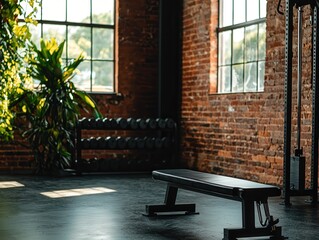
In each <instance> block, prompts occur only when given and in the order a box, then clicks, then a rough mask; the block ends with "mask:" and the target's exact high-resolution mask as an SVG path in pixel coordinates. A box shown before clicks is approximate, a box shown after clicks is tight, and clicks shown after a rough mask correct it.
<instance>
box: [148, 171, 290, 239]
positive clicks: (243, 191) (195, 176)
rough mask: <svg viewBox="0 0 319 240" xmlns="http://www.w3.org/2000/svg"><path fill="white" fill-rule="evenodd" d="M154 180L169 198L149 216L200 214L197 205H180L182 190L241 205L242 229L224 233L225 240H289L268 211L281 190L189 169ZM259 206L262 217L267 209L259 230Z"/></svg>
mask: <svg viewBox="0 0 319 240" xmlns="http://www.w3.org/2000/svg"><path fill="white" fill-rule="evenodd" d="M152 176H153V178H154V179H155V180H161V181H164V182H167V188H166V195H165V200H164V204H161V205H146V214H145V215H146V216H156V215H157V214H158V213H164V212H165V213H175V212H185V213H187V214H194V213H196V209H195V208H196V206H195V204H176V197H177V191H178V189H179V188H181V189H186V190H190V191H194V192H199V193H204V194H208V195H213V196H217V197H222V198H226V199H231V200H235V201H240V202H241V204H242V228H238V229H224V238H223V240H234V239H238V238H247V237H249V238H250V237H261V236H268V237H271V238H270V239H277V240H279V239H286V238H285V237H284V236H282V233H281V232H282V231H281V227H279V226H277V223H278V222H279V220H278V219H277V220H274V218H273V216H271V215H270V212H269V207H268V197H275V196H280V194H281V190H280V188H278V187H275V186H271V185H266V184H261V183H256V182H252V181H248V180H242V179H238V178H233V177H225V176H221V175H215V174H210V173H204V172H197V171H192V170H187V169H169V170H158V171H153V172H152ZM255 203H256V204H257V211H258V213H259V216H261V209H260V206H261V205H263V206H264V209H265V216H266V221H263V219H262V217H260V218H259V220H260V224H261V226H262V227H256V226H255V207H254V204H255ZM175 214H176V213H175Z"/></svg>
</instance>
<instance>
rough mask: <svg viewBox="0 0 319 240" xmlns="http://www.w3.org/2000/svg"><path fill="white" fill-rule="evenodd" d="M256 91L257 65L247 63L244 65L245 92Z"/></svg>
mask: <svg viewBox="0 0 319 240" xmlns="http://www.w3.org/2000/svg"><path fill="white" fill-rule="evenodd" d="M256 90H257V63H255V62H254V63H247V64H246V65H245V92H255V91H256Z"/></svg>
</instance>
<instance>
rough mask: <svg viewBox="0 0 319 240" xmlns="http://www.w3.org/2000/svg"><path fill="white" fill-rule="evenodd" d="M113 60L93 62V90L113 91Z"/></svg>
mask: <svg viewBox="0 0 319 240" xmlns="http://www.w3.org/2000/svg"><path fill="white" fill-rule="evenodd" d="M113 69H114V67H113V62H107V61H95V62H93V89H92V90H93V91H97V92H105V91H108V92H110V91H111V92H113V75H114V74H113Z"/></svg>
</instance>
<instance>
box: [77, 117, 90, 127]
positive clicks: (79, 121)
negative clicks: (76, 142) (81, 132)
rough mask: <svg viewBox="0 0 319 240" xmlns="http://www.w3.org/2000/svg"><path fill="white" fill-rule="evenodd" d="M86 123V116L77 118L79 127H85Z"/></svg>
mask: <svg viewBox="0 0 319 240" xmlns="http://www.w3.org/2000/svg"><path fill="white" fill-rule="evenodd" d="M87 125H88V119H87V118H85V117H84V118H81V119H79V120H78V126H79V127H80V128H86V127H87Z"/></svg>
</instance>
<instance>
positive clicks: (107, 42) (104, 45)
mask: <svg viewBox="0 0 319 240" xmlns="http://www.w3.org/2000/svg"><path fill="white" fill-rule="evenodd" d="M113 39H114V36H113V29H104V28H95V29H93V58H94V59H104V60H106V59H107V60H111V59H113Z"/></svg>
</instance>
